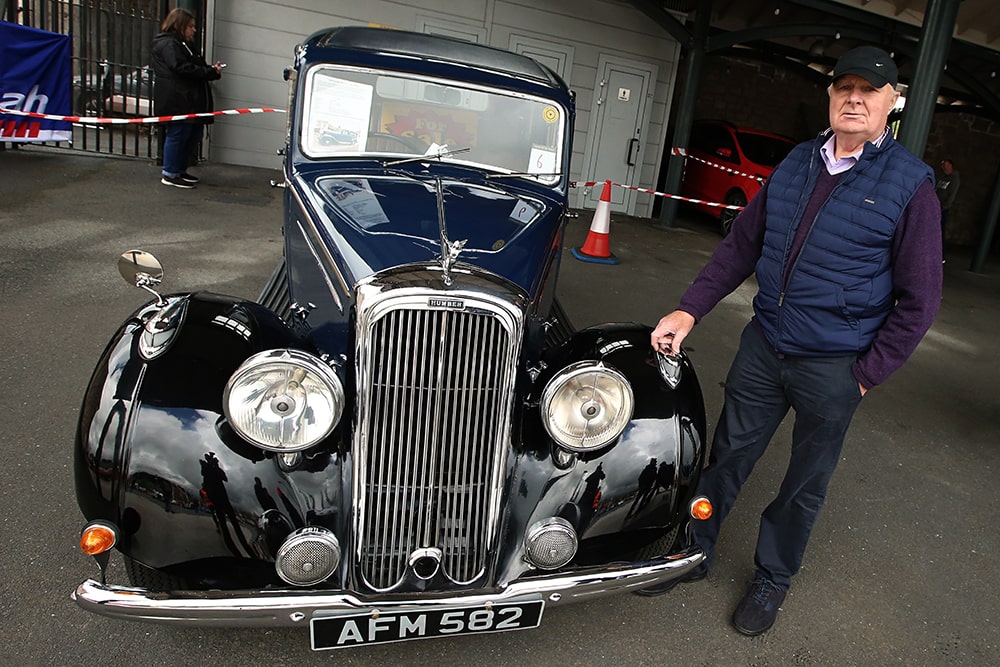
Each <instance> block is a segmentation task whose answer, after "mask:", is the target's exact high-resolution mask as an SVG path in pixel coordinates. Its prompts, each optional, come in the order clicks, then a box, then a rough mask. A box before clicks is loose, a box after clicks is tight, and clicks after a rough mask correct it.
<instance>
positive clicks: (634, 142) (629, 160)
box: [625, 139, 639, 167]
mask: <svg viewBox="0 0 1000 667" xmlns="http://www.w3.org/2000/svg"><path fill="white" fill-rule="evenodd" d="M638 147H639V140H638V139H629V140H628V157H626V158H625V163H626V164H628V166H630V167H634V166H635V156H634V155H633V154H632V151H634V150H635V149H637V148H638Z"/></svg>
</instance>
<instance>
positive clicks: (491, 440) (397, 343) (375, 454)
mask: <svg viewBox="0 0 1000 667" xmlns="http://www.w3.org/2000/svg"><path fill="white" fill-rule="evenodd" d="M433 300H434V299H433V298H430V299H428V297H427V296H426V293H425V296H424V297H423V299H422V303H414V301H413V299H408V300H404V301H403V302H402V303H401V304H394V305H393V306H389V307H388V308H385V307H383V308H381V309H380V312H379V314H378V315H374V316H372V317H371V320H370V322H368V323H367V324H362V325H360V326H359V335H361V336H363V338H362V340H363V342H362V343H361V344H359V401H360V405H359V419H360V421H359V428H358V432H357V437H358V445H359V447H358V450H357V451H358V456H357V458H356V461H355V465H356V468H355V491H356V494H357V495H356V499H357V500H358V501H359V503H358V510H359V511H358V516H357V523H356V529H357V538H358V551H359V553H358V556H359V563H360V567H361V572H360V574H361V576H362V578H363V579H364V580H365V581H366V582H367V583H368V584H369V585H371V586H372V587H374V588H377V589H386V588H389V587H391V586H393V585H394V584H396V583H397V582H399V581H400V579H401V578H402V577H403V575H404V573H405V571H406V568H407V561H408V558H409V556H410V554H412V553H413V552H414V550H416V549H419V548H424V547H433V548H437V549H440V550H441V569H442V571H443V572H444V574H445V575H447V576H448V577H449V578H450V579H452V580H453V581H455V582H459V583H467V582H470V581H472V580H474V579H476V578H477V577H478V576H480V575H481V574H482V572H483V571H484V569H485V567H486V559H487V554H488V552H489V549H490V547H491V546H492V542H493V539H494V536H495V533H496V529H497V524H498V517H499V502H500V498H499V492H500V486H501V484H502V479H503V473H504V460H503V454H504V452H505V451H506V445H505V443H506V442H507V439H508V434H509V428H510V410H511V402H512V396H513V380H514V366H515V361H514V360H515V355H516V353H517V351H518V350H519V347H520V345H519V340H520V338H519V333H520V327H519V324H518V321H517V320H515V319H512V318H511V316H510V314H509V313H504V312H497V310H496V309H494V310H493V311H491V310H489V309H484V308H469V307H468V306H466V307H465V308H464V309H461V310H456V309H430V308H428V307H427V306H426V304H427V303H428V302H429V301H433ZM466 301H467V300H465V301H462V303H463V304H465V303H466ZM396 306H401V307H396ZM421 306H422V307H421ZM515 336H516V337H515Z"/></svg>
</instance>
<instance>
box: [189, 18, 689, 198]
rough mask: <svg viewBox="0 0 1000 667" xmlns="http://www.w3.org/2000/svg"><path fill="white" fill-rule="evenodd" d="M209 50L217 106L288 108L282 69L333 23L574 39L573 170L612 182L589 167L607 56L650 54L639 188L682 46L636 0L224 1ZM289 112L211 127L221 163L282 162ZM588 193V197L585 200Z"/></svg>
mask: <svg viewBox="0 0 1000 667" xmlns="http://www.w3.org/2000/svg"><path fill="white" fill-rule="evenodd" d="M208 13H209V15H210V17H209V19H208V20H207V21H206V28H207V30H209V31H210V33H209V34H210V35H211V36H210V43H209V55H210V58H213V59H219V60H222V61H224V62H226V63H227V64H228V68H227V69H226V71H225V74H224V76H223V78H222V80H221V81H219V82H217V83H216V84H215V94H216V108H218V109H228V108H241V107H259V106H269V107H277V108H282V109H283V108H284V107H285V106H286V104H287V90H286V86H285V83H284V81H283V80H282V76H281V75H282V70H283V68H284V67H286V66H287V65H289V64H290V63H291V59H292V52H293V49H294V47H295V45H296V44H298V43H299V42H300V41H301V40H302V39H303V38H304V37H306V36H307V35H309V34H311V33H313V32H315V31H316V30H319V29H321V28H324V27H329V26H335V25H371V24H377V25H384V26H389V27H393V28H399V29H405V30H418V31H425V32H437V33H450V34H455V35H460V36H463V37H466V38H470V37H471V38H477V39H479V41H480V42H481V43H484V44H488V45H490V46H496V47H500V48H511V47H512V45H513V44H514V42H517V41H520V42H524V41H526V40H527V41H538V42H547V43H557V44H561V45H565V46H567V47H569V49H568V50H569V51H570V53H571V62H568V63H567V68H568V71H567V72H566V73H565V78H566V81H567V83H568V84H569V85H570V87H571V88H573V89H574V90H575V91H576V93H577V122H576V132H575V135H574V152H573V160H572V164H571V177H572V178H573V179H575V180H580V181H586V180H602V179H603V178H604V177H603V176H601V175H600V174H585V173H583V169H584V166H585V165H586V164H587V163H588V159H587V156H586V155H585V152H586V150H587V147H588V141H587V140H588V136H587V134H588V131H589V128H590V124H591V112H592V109H593V105H594V102H595V92H594V91H595V89H596V88H598V87H599V85H598V84H599V82H597V81H596V78H597V69H598V62H599V59H600V57H601V55H602V54H604V55H611V56H614V57H618V58H624V59H630V60H635V61H643V62H647V63H650V64H653V65H655V66H656V68H657V74H658V78H657V81H656V82H655V87H654V89H653V99H652V104H651V105H649V109H650V111H649V113H648V118H647V122H648V128H647V130H646V131H645V132H644V137H645V142H646V145H645V150H644V152H643V162H642V165H641V168H640V169H638V170H637V178H638V182H636V183H631V185H637V186H639V187H645V188H652V187H654V184H655V180H656V176H657V173H658V171H659V165H660V161H661V159H662V153H663V140H664V136H665V133H666V118H667V116H668V113H669V108H670V104H671V99H672V95H673V90H674V79H675V77H676V71H677V59H678V57H679V54H680V49H679V45H678V44H677V42H676V41H675V40H674V39H673V38H672V37H670V36H669V35H667V34H666V33H665V32H664V31H663V30H662V29H661V28H659V27H658V26H656V25H654V24H652V23H651V22H650V21H649V20H648V19H647V18H646V17H645V16H644V15H643V14H642V13H640V12H638V11H637V10H636V9H635V8H634V7H633V6H632V5H631V4H628V3H623V2H617V1H614V0H462V1H460V2H456V1H454V0H420V1H419V2H406V1H403V0H368V1H366V2H360V1H346V0H342V1H334V2H330V1H328V0H281V1H280V2H268V1H264V0H215V1H214V2H212V1H210V2H209V7H208ZM284 132H285V118H284V114H261V115H244V116H227V117H223V118H221V119H220V120H218V121H217V122H216V123H215V125H214V126H213V127H212V129H211V135H210V152H209V158H210V159H211V160H212V161H217V162H223V163H231V164H241V165H253V166H260V167H274V168H279V167H280V165H281V158H280V156H278V155H277V154H276V150H277V149H278V148H280V147H281V146H282V145H283V143H284V141H283V137H284ZM581 199H582V198H581ZM652 199H653V198H652V197H651V196H649V195H639V196H638V197H637V199H636V203H635V214H636V215H648V214H649V213H650V211H651V208H652Z"/></svg>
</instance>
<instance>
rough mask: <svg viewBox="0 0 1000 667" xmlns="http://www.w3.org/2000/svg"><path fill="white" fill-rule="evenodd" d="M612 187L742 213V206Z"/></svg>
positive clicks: (619, 184)
mask: <svg viewBox="0 0 1000 667" xmlns="http://www.w3.org/2000/svg"><path fill="white" fill-rule="evenodd" d="M611 185H614V186H616V187H619V188H623V189H625V190H635V191H636V192H645V193H646V194H647V195H656V196H657V197H667V198H668V199H676V200H678V201H686V202H689V203H691V204H702V205H703V206H713V207H715V208H728V209H732V210H734V211H742V210H743V207H742V206H734V205H732V204H720V203H719V202H714V201H705V200H704V199H692V198H691V197H681V196H680V195H671V194H668V193H666V192H657V191H656V190H647V189H646V188H638V187H636V186H634V185H622V184H621V183H615V182H613V181H612V183H611Z"/></svg>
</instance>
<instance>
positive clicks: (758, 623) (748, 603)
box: [733, 576, 786, 637]
mask: <svg viewBox="0 0 1000 667" xmlns="http://www.w3.org/2000/svg"><path fill="white" fill-rule="evenodd" d="M785 593H786V591H783V590H782V589H780V588H778V587H777V586H776V585H775V584H774V582H773V581H771V580H770V579H768V578H767V577H761V576H758V577H757V578H756V579H754V580H753V583H752V584H750V590H748V591H747V594H746V595H744V596H743V599H742V600H740V603H739V604H738V605H736V611H735V612H733V626H734V627H735V628H736V629H737V630H739V631H740V632H742V633H743V634H745V635H749V636H751V637H755V636H756V635H759V634H761V633H764V632H767V631H768V630H770V629H771V626H772V625H774V621H775V620H776V619H777V618H778V608H779V607H780V606H781V603H782V602H784V600H785Z"/></svg>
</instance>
